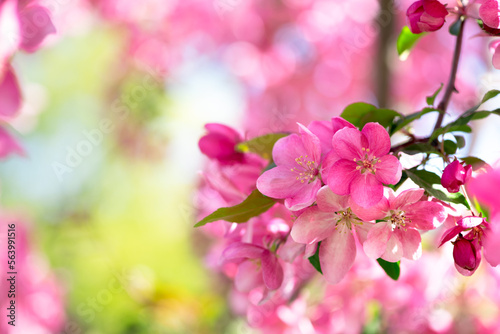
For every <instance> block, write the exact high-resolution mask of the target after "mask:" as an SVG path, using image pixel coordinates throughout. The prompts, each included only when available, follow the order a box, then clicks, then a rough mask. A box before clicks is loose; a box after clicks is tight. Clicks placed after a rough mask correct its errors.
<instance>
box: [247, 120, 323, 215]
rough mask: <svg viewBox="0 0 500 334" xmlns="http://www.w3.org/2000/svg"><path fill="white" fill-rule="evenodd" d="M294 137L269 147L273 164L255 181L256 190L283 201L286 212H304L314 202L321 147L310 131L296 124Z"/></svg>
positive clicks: (317, 187) (317, 186)
mask: <svg viewBox="0 0 500 334" xmlns="http://www.w3.org/2000/svg"><path fill="white" fill-rule="evenodd" d="M299 132H300V135H298V134H291V135H290V136H287V137H284V138H281V139H279V140H278V141H277V142H276V144H275V145H274V148H273V159H274V163H275V164H276V167H275V168H272V169H270V170H268V171H266V172H264V173H263V174H262V175H261V176H260V177H259V179H258V180H257V189H259V191H260V192H261V193H263V194H264V195H266V196H269V197H272V198H282V199H285V206H286V207H287V209H289V210H292V211H297V210H301V209H304V208H306V207H308V206H310V205H311V204H313V203H314V201H315V200H316V193H317V192H318V190H319V188H320V187H321V180H320V178H319V166H320V163H321V144H320V141H319V139H318V137H316V136H315V135H314V134H313V133H312V132H311V131H310V130H308V129H307V128H306V127H305V126H303V125H302V124H299Z"/></svg>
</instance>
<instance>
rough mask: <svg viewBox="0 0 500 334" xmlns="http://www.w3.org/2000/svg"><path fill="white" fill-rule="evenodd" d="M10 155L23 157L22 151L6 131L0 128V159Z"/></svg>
mask: <svg viewBox="0 0 500 334" xmlns="http://www.w3.org/2000/svg"><path fill="white" fill-rule="evenodd" d="M12 153H17V154H19V155H24V150H23V149H22V147H21V146H20V145H19V144H18V143H17V141H16V140H15V139H14V138H13V137H12V136H11V135H10V134H9V132H8V131H7V130H6V129H4V128H3V127H0V158H5V157H7V156H8V155H10V154H12Z"/></svg>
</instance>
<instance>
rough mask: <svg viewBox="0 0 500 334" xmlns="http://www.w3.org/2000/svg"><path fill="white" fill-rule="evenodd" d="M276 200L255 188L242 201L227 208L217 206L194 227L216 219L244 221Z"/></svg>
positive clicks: (256, 214)
mask: <svg viewBox="0 0 500 334" xmlns="http://www.w3.org/2000/svg"><path fill="white" fill-rule="evenodd" d="M274 203H276V201H275V200H274V199H273V198H270V197H267V196H264V195H262V194H261V193H260V191H258V190H257V189H255V190H254V191H252V193H251V194H250V196H248V197H247V198H246V199H245V200H244V201H243V202H241V203H240V204H237V205H235V206H231V207H228V208H219V209H217V210H216V211H215V212H213V213H211V214H209V215H208V216H206V217H205V218H203V219H202V220H200V221H199V222H198V223H196V225H194V226H195V227H198V226H203V225H205V224H208V223H212V222H214V221H217V220H225V221H228V222H231V223H245V222H247V221H248V220H249V219H250V218H252V217H256V216H258V215H260V214H262V213H264V212H266V211H267V210H269V209H270V208H271V207H272V206H273V205H274Z"/></svg>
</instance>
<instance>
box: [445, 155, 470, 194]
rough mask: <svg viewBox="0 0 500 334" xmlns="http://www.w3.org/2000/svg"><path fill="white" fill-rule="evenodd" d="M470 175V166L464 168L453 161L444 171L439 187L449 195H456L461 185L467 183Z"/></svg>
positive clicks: (456, 161)
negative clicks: (443, 188) (444, 189)
mask: <svg viewBox="0 0 500 334" xmlns="http://www.w3.org/2000/svg"><path fill="white" fill-rule="evenodd" d="M471 174H472V167H471V166H470V165H468V166H465V167H464V166H462V164H460V162H458V160H455V161H453V162H452V163H451V164H449V165H448V166H446V168H445V169H444V171H443V176H442V177H441V185H442V186H443V187H445V188H446V190H448V191H449V192H450V193H456V192H458V190H459V189H460V186H461V185H463V184H465V183H467V181H469V179H470V176H471Z"/></svg>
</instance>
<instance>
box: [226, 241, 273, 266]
mask: <svg viewBox="0 0 500 334" xmlns="http://www.w3.org/2000/svg"><path fill="white" fill-rule="evenodd" d="M264 250H265V249H264V248H262V247H260V246H257V245H254V244H249V243H243V242H234V243H232V244H231V245H229V246H228V247H227V248H226V249H225V250H224V252H222V256H221V262H222V263H225V262H229V261H237V260H241V259H246V258H249V259H258V258H260V257H261V256H262V253H263V252H264Z"/></svg>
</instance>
